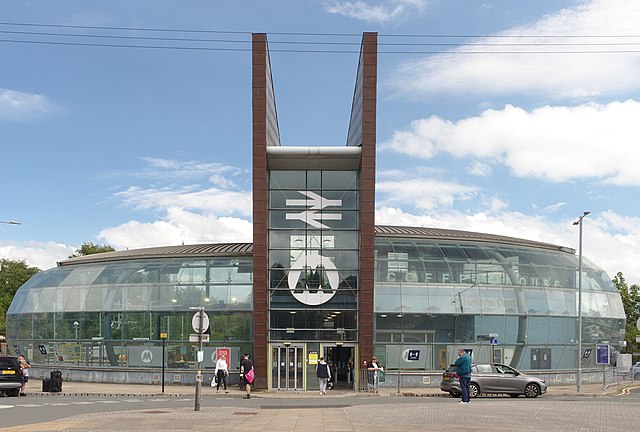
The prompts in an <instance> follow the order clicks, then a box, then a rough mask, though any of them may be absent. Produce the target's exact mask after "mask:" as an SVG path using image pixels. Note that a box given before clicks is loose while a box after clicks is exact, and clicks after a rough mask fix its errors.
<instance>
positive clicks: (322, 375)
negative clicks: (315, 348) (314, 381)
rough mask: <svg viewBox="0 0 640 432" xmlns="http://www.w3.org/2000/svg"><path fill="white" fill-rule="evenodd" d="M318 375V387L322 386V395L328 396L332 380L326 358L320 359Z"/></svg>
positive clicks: (317, 369)
mask: <svg viewBox="0 0 640 432" xmlns="http://www.w3.org/2000/svg"><path fill="white" fill-rule="evenodd" d="M316 375H317V376H318V385H319V386H320V394H321V395H326V394H327V383H328V382H329V378H331V371H330V370H329V365H328V364H327V363H326V362H325V361H324V357H320V361H319V362H318V366H316Z"/></svg>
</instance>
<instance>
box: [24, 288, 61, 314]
mask: <svg viewBox="0 0 640 432" xmlns="http://www.w3.org/2000/svg"><path fill="white" fill-rule="evenodd" d="M56 289H57V288H42V289H41V290H37V289H34V290H29V291H28V292H29V297H33V299H36V298H37V302H33V303H35V306H34V307H33V308H32V309H31V310H24V312H31V311H33V312H49V311H50V310H51V300H52V299H53V295H54V294H55V292H56ZM38 294H39V295H38ZM29 303H31V299H29Z"/></svg>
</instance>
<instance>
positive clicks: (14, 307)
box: [7, 286, 33, 314]
mask: <svg viewBox="0 0 640 432" xmlns="http://www.w3.org/2000/svg"><path fill="white" fill-rule="evenodd" d="M29 291H30V290H26V289H24V286H23V287H22V288H20V289H19V290H18V291H16V294H15V295H14V296H13V301H12V302H11V306H9V310H8V311H7V314H17V313H20V312H22V311H23V310H25V309H23V306H25V300H27V297H28V293H29ZM31 310H33V309H31Z"/></svg>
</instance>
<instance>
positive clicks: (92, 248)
mask: <svg viewBox="0 0 640 432" xmlns="http://www.w3.org/2000/svg"><path fill="white" fill-rule="evenodd" d="M103 252H115V249H114V248H113V246H110V245H99V244H94V243H92V242H89V243H86V242H85V243H82V246H80V249H76V252H75V253H74V254H73V255H69V258H75V257H79V256H85V255H93V254H97V253H103Z"/></svg>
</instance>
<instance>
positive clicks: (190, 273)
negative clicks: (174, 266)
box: [177, 263, 207, 283]
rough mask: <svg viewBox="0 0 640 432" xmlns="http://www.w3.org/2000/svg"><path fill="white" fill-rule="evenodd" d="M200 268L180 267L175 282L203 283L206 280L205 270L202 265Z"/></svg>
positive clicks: (202, 264)
mask: <svg viewBox="0 0 640 432" xmlns="http://www.w3.org/2000/svg"><path fill="white" fill-rule="evenodd" d="M200 265H201V267H182V268H181V269H180V270H179V271H178V276H177V282H180V283H204V282H205V281H206V280H207V268H206V267H205V266H204V263H200Z"/></svg>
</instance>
